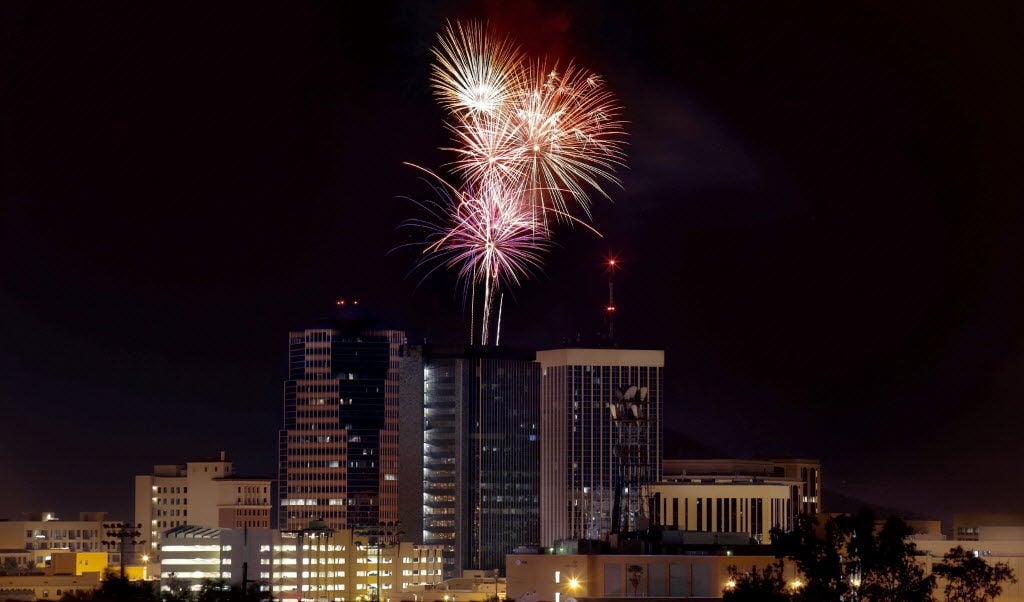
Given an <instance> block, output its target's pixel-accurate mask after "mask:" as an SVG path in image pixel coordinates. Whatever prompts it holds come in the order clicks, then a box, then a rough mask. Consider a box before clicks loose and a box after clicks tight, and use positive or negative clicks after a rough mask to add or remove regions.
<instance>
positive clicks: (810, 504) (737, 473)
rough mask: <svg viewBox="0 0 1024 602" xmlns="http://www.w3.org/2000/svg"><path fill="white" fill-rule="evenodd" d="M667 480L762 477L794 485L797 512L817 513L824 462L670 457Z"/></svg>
mask: <svg viewBox="0 0 1024 602" xmlns="http://www.w3.org/2000/svg"><path fill="white" fill-rule="evenodd" d="M662 471H663V474H664V476H663V478H662V480H663V481H666V482H691V483H696V482H714V481H718V480H721V479H731V480H736V479H758V480H761V481H764V482H771V483H787V484H792V485H794V486H795V487H794V489H793V495H792V498H791V503H792V508H793V513H794V514H808V515H811V516H814V515H816V514H818V513H820V512H821V511H822V509H823V507H822V504H821V462H820V461H819V460H815V459H809V458H785V457H772V458H752V459H744V458H706V459H705V458H700V459H679V458H671V459H666V460H665V461H664V463H663V469H662Z"/></svg>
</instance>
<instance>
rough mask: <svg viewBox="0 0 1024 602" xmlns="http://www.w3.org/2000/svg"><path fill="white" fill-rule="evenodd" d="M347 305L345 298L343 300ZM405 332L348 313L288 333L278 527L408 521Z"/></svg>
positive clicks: (279, 464)
mask: <svg viewBox="0 0 1024 602" xmlns="http://www.w3.org/2000/svg"><path fill="white" fill-rule="evenodd" d="M339 303H340V302H339ZM405 347H406V336H405V333H404V332H403V331H400V330H390V329H383V328H378V327H377V326H376V325H375V324H373V323H372V322H370V321H368V320H365V319H362V318H361V317H360V316H358V315H357V314H356V313H355V312H352V311H342V312H339V313H337V314H336V316H334V317H331V318H327V319H323V320H320V321H317V322H316V323H315V324H313V325H311V326H310V327H308V328H305V329H303V330H296V331H293V332H291V333H289V336H288V379H287V380H286V381H285V383H284V428H283V429H282V430H281V431H280V434H279V438H278V450H279V454H278V493H279V499H278V502H279V503H278V510H279V514H278V524H279V526H280V528H281V529H301V528H304V527H305V526H306V525H307V524H309V522H310V521H311V520H317V521H323V522H324V523H325V524H326V525H327V526H328V527H330V528H333V529H340V528H351V527H356V526H360V525H373V524H381V523H396V522H397V521H398V506H399V503H398V464H399V461H398V434H399V428H398V413H399V391H400V369H401V365H400V364H401V361H400V360H401V357H402V355H403V354H404V352H405Z"/></svg>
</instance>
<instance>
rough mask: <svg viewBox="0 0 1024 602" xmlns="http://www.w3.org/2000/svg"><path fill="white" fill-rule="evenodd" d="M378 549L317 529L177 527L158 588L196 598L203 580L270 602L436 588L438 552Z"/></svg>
mask: <svg viewBox="0 0 1024 602" xmlns="http://www.w3.org/2000/svg"><path fill="white" fill-rule="evenodd" d="M377 544H378V545H374V544H372V543H370V542H369V541H368V540H367V539H366V538H365V537H362V536H361V535H360V534H359V533H358V532H355V531H352V530H349V529H340V530H334V529H329V528H327V527H325V526H323V525H322V524H312V525H308V526H307V527H306V528H304V529H295V530H288V531H281V530H278V529H207V528H200V527H189V526H182V527H177V528H175V529H171V530H169V531H167V532H166V533H164V538H163V540H162V547H163V549H164V550H165V553H164V555H163V559H162V561H161V565H160V577H161V582H162V583H161V588H162V589H163V590H164V591H170V589H172V588H182V589H185V590H188V591H192V592H196V591H199V589H200V588H201V587H202V581H203V580H204V579H224V580H225V581H226V582H228V583H229V584H232V585H242V584H243V581H244V582H245V583H246V584H247V585H248V586H249V587H255V588H257V589H259V590H260V591H264V592H270V594H271V595H272V597H273V598H274V599H275V600H281V601H294V602H342V601H344V600H359V599H363V600H399V599H403V596H401V595H400V593H401V592H405V591H423V590H425V589H427V588H431V587H434V586H435V584H437V583H439V582H440V581H441V564H442V563H441V547H440V546H427V545H421V544H415V543H412V542H387V543H386V544H383V543H382V542H377ZM407 599H410V600H412V599H415V598H414V597H413V595H411V594H410V595H409V596H408V597H407Z"/></svg>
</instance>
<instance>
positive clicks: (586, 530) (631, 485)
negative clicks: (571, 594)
mask: <svg viewBox="0 0 1024 602" xmlns="http://www.w3.org/2000/svg"><path fill="white" fill-rule="evenodd" d="M537 362H538V363H539V364H540V367H541V393H540V401H541V433H542V434H543V437H542V441H543V443H542V446H541V544H542V545H545V546H551V545H554V543H555V542H556V541H558V540H562V539H603V538H605V537H606V536H607V535H608V534H610V533H612V532H625V531H631V530H635V529H637V528H640V527H642V526H643V523H644V521H645V520H647V517H646V514H647V508H646V505H647V500H646V499H645V489H646V488H647V487H648V486H649V485H650V484H652V483H656V482H658V481H659V480H660V478H661V455H662V452H661V450H662V442H661V433H662V407H663V404H664V375H663V372H664V366H665V354H664V351H660V350H630V349H553V350H547V351H538V352H537Z"/></svg>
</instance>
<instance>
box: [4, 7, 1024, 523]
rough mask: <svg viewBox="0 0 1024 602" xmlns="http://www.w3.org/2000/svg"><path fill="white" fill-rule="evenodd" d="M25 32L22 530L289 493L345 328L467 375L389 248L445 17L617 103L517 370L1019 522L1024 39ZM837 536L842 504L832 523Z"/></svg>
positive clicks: (693, 16)
mask: <svg viewBox="0 0 1024 602" xmlns="http://www.w3.org/2000/svg"><path fill="white" fill-rule="evenodd" d="M350 6H351V5H350V4H349V3H341V2H325V3H323V4H310V3H302V2H294V3H283V4H261V3H255V4H249V3H188V2H185V3H180V2H146V3H106V2H89V3H72V2H64V3H60V2H45V3H44V2H17V1H15V2H6V3H4V4H3V18H2V23H3V44H4V49H3V52H2V53H0V56H2V58H0V61H2V63H0V64H2V66H3V71H4V78H3V84H4V89H3V93H2V95H0V99H2V103H3V104H2V105H0V108H2V124H3V142H4V146H3V155H2V157H3V163H2V169H3V171H2V180H0V181H2V183H3V188H2V190H3V195H2V197H0V270H2V271H0V277H2V280H0V383H2V386H0V410H2V411H0V424H2V425H3V428H2V431H0V432H2V436H0V458H2V461H0V517H2V516H8V517H18V516H20V514H21V513H22V512H26V511H32V510H56V511H58V512H61V513H64V514H65V515H73V513H76V512H78V511H80V510H108V511H111V512H113V513H114V514H115V515H116V516H118V517H125V518H127V517H128V512H130V510H129V509H130V504H131V491H132V490H131V487H132V476H133V475H135V474H138V473H143V472H147V471H149V470H151V468H152V466H153V465H154V464H163V463H175V462H181V461H184V460H186V459H191V458H193V457H198V456H204V455H210V454H215V453H216V452H217V451H219V450H227V451H228V453H229V454H230V455H231V456H232V457H233V458H234V459H235V461H236V466H237V468H238V469H240V470H241V471H243V472H245V473H249V474H263V475H267V476H271V475H273V471H274V458H275V454H276V450H275V445H276V439H275V436H276V430H277V428H278V425H279V422H280V415H281V381H282V379H283V376H284V369H285V359H286V343H287V333H288V330H289V329H291V328H296V327H301V326H303V325H304V324H305V323H306V322H308V321H309V320H311V319H313V318H316V317H319V316H320V315H321V314H322V313H324V311H326V310H327V309H328V308H329V307H330V305H331V304H332V303H333V300H334V299H335V298H338V297H343V296H344V297H349V298H359V299H360V300H361V301H362V303H363V304H364V306H368V307H370V308H372V309H373V310H374V311H375V312H377V314H378V315H380V316H381V317H383V318H384V319H385V320H387V321H390V322H391V323H393V324H395V325H396V326H400V327H404V328H407V329H408V331H409V333H410V338H411V339H412V340H414V341H420V340H422V339H424V338H429V339H430V340H432V341H437V342H462V341H464V340H465V338H466V335H467V331H468V326H467V319H466V316H465V315H464V312H463V311H462V307H461V298H460V297H459V296H458V295H457V294H456V292H455V291H456V288H455V286H454V281H453V279H452V278H451V277H449V276H447V275H441V276H439V277H437V278H433V279H431V280H428V281H426V282H424V283H423V284H419V280H418V278H417V277H416V276H410V275H409V271H410V269H411V268H412V262H413V260H414V257H413V254H412V253H411V252H410V251H397V252H393V253H390V254H389V251H390V250H392V249H394V248H395V247H397V246H399V245H400V244H402V243H403V242H407V240H408V239H407V236H408V235H409V232H408V231H406V230H403V229H400V228H398V226H399V224H400V223H401V222H402V221H403V220H405V219H408V218H409V217H412V214H413V206H412V204H411V203H410V202H409V200H408V199H406V198H404V197H407V196H412V197H417V198H423V197H425V196H426V193H427V190H426V189H425V186H424V185H423V183H422V182H421V181H420V180H419V179H418V176H417V174H416V172H415V171H414V170H413V169H411V168H410V167H408V166H406V165H403V162H406V161H408V162H413V163H417V164H420V165H424V166H426V167H429V168H432V169H439V170H440V169H441V168H442V164H443V162H444V160H446V159H448V158H450V156H449V155H446V154H444V153H443V152H442V151H440V150H438V148H439V147H441V146H444V145H445V144H447V142H448V139H447V136H446V134H445V131H444V129H443V127H442V122H441V120H442V117H443V115H442V113H441V111H440V109H439V108H438V107H437V105H436V103H435V102H434V99H433V97H432V95H431V91H430V89H429V84H428V80H427V77H428V74H429V65H430V55H429V48H430V46H431V44H432V43H433V41H434V36H435V35H436V34H437V32H438V31H439V30H440V29H441V28H442V26H443V22H444V20H445V19H448V18H463V17H486V18H488V19H490V20H491V22H492V23H494V24H495V25H497V26H499V27H500V28H502V29H504V30H506V31H508V32H509V33H510V34H511V35H512V36H513V37H515V38H516V39H517V40H518V41H519V42H520V43H521V44H522V45H523V47H524V49H526V50H527V51H529V52H530V53H532V54H534V55H541V54H543V55H547V56H552V57H554V56H559V57H563V58H575V59H576V60H577V61H578V62H579V63H581V64H582V65H583V66H585V67H587V68H589V69H592V70H594V71H597V72H598V73H601V74H602V75H604V76H605V78H606V80H607V81H608V84H609V86H610V87H611V89H612V90H614V91H615V92H616V94H617V95H618V98H619V99H620V101H621V102H622V104H623V106H624V116H625V118H626V119H627V120H628V122H629V123H628V125H627V130H628V132H629V147H628V154H629V167H628V169H627V170H624V171H623V172H622V174H621V175H622V179H623V183H624V188H623V189H622V190H617V191H614V192H613V194H612V197H613V199H612V201H611V202H609V201H607V200H604V199H600V198H596V199H595V200H594V214H595V226H596V227H597V229H598V230H600V232H601V233H602V234H603V237H602V238H599V237H597V236H595V235H593V234H591V233H589V232H587V231H586V230H584V229H581V228H577V229H573V230H561V231H559V232H558V236H557V241H558V245H559V248H557V249H556V250H555V251H554V252H553V253H552V254H551V255H550V257H549V259H548V261H547V262H546V264H545V267H544V271H543V273H542V274H540V275H539V276H538V277H536V278H535V279H533V280H532V281H529V282H527V283H526V284H525V285H524V286H523V287H522V288H521V289H518V290H516V291H515V293H514V296H513V297H512V298H509V299H506V303H505V311H504V322H503V325H502V342H503V343H505V344H507V345H513V346H523V347H540V348H545V347H548V348H550V347H555V346H560V345H563V344H565V342H566V341H572V340H575V339H577V337H589V336H591V335H593V334H594V333H595V332H597V331H598V330H600V329H601V328H602V324H601V317H600V308H601V307H602V306H603V304H604V299H605V296H606V290H607V284H606V279H605V275H604V273H603V271H602V267H601V260H602V258H603V257H604V256H606V255H607V254H609V253H616V254H618V255H619V257H620V258H621V260H622V264H623V269H622V270H621V272H620V273H619V274H618V275H617V276H616V301H617V305H618V306H619V311H620V313H619V317H618V321H617V322H616V333H617V334H618V335H619V342H620V344H621V345H622V346H636V347H644V348H663V349H665V350H666V386H667V391H668V395H667V397H668V399H667V410H666V413H667V416H668V420H667V426H668V427H670V428H672V429H673V430H675V431H679V432H681V433H682V434H683V435H685V436H686V437H689V438H690V439H692V440H693V441H695V442H698V443H699V444H702V445H705V446H707V447H709V448H712V449H715V450H719V451H720V453H721V454H723V455H730V456H741V457H745V456H751V455H757V454H790V455H796V456H806V457H815V458H820V459H821V460H822V463H823V465H824V470H825V473H824V480H825V485H826V487H828V488H830V489H835V490H837V491H839V492H841V493H843V494H845V495H850V496H855V497H859V498H862V499H865V500H867V501H870V502H873V503H878V504H883V505H888V506H895V507H902V508H907V509H911V510H915V511H917V512H923V513H930V514H935V515H939V516H943V517H947V516H948V515H949V514H951V513H952V512H956V511H1024V508H1022V507H1021V504H1022V502H1021V501H1020V500H1021V499H1024V497H1022V496H1024V478H1022V477H1024V474H1022V472H1024V471H1022V459H1024V438H1022V437H1021V434H1020V429H1021V423H1022V418H1024V410H1022V409H1021V406H1022V404H1021V401H1022V399H1024V370H1022V368H1024V320H1022V311H1024V309H1022V308H1024V286H1022V275H1024V269H1022V268H1024V265H1022V257H1024V255H1022V253H1024V239H1022V237H1021V235H1020V232H1021V228H1022V227H1024V212H1022V210H1021V207H1020V204H1021V201H1022V199H1024V194H1022V193H1024V186H1022V173H1024V161H1022V159H1024V153H1022V140H1024V127H1022V126H1024V119H1022V117H1021V110H1022V107H1024V86H1022V83H1021V82H1022V76H1021V74H1022V73H1024V69H1022V67H1024V60H1022V57H1024V47H1022V46H1024V44H1022V42H1021V40H1022V39H1024V8H1022V5H1021V4H1020V3H1013V2H986V3H952V2H950V3H934V2H927V3H891V2H858V3H831V2H830V3H818V2H806V3H792V2H749V3H739V2H720V1H719V2H675V1H672V2H611V1H601V0H599V1H583V0H580V1H576V2H565V1H557V2H536V3H529V2H522V3H509V2H484V3H462V2H460V3H455V2H439V3H421V2H411V1H410V2H402V3H389V2H373V3H366V4H365V5H361V6H360V10H359V14H355V13H353V12H352V11H351V8H350ZM826 507H827V500H826Z"/></svg>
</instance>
